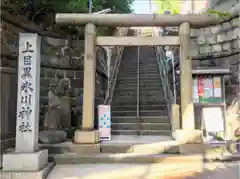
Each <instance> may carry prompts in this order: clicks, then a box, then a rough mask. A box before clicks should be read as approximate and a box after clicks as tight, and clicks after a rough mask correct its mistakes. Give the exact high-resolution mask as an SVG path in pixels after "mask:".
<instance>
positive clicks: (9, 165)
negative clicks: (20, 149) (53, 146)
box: [2, 150, 48, 172]
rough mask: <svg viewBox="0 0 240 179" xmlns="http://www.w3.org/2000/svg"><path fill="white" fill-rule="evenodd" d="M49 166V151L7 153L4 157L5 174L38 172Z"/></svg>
mask: <svg viewBox="0 0 240 179" xmlns="http://www.w3.org/2000/svg"><path fill="white" fill-rule="evenodd" d="M47 164H48V150H39V151H37V152H35V153H16V152H11V153H6V154H4V155H3V169H2V170H3V171H4V172H5V171H6V172H37V171H40V170H42V169H43V168H44V167H46V166H47Z"/></svg>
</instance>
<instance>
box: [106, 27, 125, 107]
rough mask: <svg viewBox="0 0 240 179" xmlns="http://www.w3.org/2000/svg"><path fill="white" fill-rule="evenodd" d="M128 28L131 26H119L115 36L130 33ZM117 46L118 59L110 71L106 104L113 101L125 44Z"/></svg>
mask: <svg viewBox="0 0 240 179" xmlns="http://www.w3.org/2000/svg"><path fill="white" fill-rule="evenodd" d="M128 30H129V28H126V27H121V28H118V29H117V31H116V33H115V35H114V36H126V35H127V33H128ZM115 48H116V53H117V54H116V60H115V63H114V65H113V69H112V70H111V71H110V76H109V85H108V93H107V95H106V97H105V99H104V104H105V105H107V104H111V102H112V97H113V94H114V90H115V86H116V81H117V76H118V71H119V66H120V62H121V59H122V54H123V50H124V47H123V46H121V47H120V46H116V47H115ZM111 58H113V54H111ZM110 66H111V65H110ZM110 68H111V67H110Z"/></svg>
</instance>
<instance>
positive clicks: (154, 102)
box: [112, 98, 166, 106]
mask: <svg viewBox="0 0 240 179" xmlns="http://www.w3.org/2000/svg"><path fill="white" fill-rule="evenodd" d="M136 104H137V100H136V99H135V100H133V101H131V100H124V101H123V100H116V98H113V101H112V105H118V106H124V105H136ZM159 104H161V105H165V104H166V102H165V100H164V99H157V100H148V101H141V105H159Z"/></svg>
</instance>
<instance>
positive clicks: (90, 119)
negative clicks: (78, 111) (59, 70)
mask: <svg viewBox="0 0 240 179" xmlns="http://www.w3.org/2000/svg"><path fill="white" fill-rule="evenodd" d="M95 38H96V26H95V25H94V24H86V26H85V51H84V86H83V121H82V129H81V130H77V131H76V132H75V136H74V142H75V143H89V144H93V143H97V142H98V141H99V135H98V131H97V130H94V118H95V75H96V49H95V48H96V45H95Z"/></svg>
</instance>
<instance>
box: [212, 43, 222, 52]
mask: <svg viewBox="0 0 240 179" xmlns="http://www.w3.org/2000/svg"><path fill="white" fill-rule="evenodd" d="M221 51H222V46H221V44H214V45H212V49H211V52H213V53H216V52H221Z"/></svg>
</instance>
